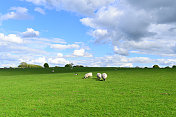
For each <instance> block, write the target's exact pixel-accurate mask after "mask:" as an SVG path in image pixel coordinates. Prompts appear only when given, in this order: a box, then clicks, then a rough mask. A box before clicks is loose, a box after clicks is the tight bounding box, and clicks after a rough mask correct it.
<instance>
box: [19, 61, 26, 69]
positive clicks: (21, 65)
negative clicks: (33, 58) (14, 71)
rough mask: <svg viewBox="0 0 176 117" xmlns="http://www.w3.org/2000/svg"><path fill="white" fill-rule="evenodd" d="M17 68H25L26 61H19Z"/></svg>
mask: <svg viewBox="0 0 176 117" xmlns="http://www.w3.org/2000/svg"><path fill="white" fill-rule="evenodd" d="M18 67H19V68H27V67H28V64H27V63H26V62H21V63H20V65H18Z"/></svg>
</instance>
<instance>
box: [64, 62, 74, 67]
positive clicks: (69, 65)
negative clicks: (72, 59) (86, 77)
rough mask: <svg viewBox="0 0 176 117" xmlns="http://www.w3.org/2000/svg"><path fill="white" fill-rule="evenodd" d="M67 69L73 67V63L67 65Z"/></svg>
mask: <svg viewBox="0 0 176 117" xmlns="http://www.w3.org/2000/svg"><path fill="white" fill-rule="evenodd" d="M65 67H73V63H70V64H66V65H65Z"/></svg>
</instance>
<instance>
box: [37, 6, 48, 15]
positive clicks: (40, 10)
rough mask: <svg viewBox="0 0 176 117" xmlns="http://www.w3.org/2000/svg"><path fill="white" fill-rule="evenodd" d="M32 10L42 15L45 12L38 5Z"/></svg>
mask: <svg viewBox="0 0 176 117" xmlns="http://www.w3.org/2000/svg"><path fill="white" fill-rule="evenodd" d="M34 11H36V12H39V13H40V14H42V15H45V14H46V13H45V10H44V9H42V8H40V7H36V8H35V9H34Z"/></svg>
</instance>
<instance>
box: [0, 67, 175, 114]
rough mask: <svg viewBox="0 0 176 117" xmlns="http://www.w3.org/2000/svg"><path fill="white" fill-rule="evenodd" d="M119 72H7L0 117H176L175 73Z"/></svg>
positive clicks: (2, 75)
mask: <svg viewBox="0 0 176 117" xmlns="http://www.w3.org/2000/svg"><path fill="white" fill-rule="evenodd" d="M115 69H116V68H81V69H77V70H74V69H73V70H68V69H64V68H63V69H62V68H58V69H56V70H55V73H51V69H47V70H46V69H32V70H31V69H1V70H0V117H26V116H29V117H46V116H51V117H95V116H97V117H106V116H107V117H117V116H122V117H131V116H132V117H137V116H141V117H143V116H147V117H154V116H157V117H166V116H167V117H175V116H176V70H175V69H117V70H115ZM91 71H92V72H93V75H94V76H93V77H92V78H89V79H82V78H83V76H84V74H85V73H87V72H91ZM75 72H76V73H78V74H79V75H78V76H76V75H74V73H75ZM97 72H100V73H103V72H106V73H107V74H108V78H107V81H105V82H104V81H98V80H97V79H96V73H97Z"/></svg>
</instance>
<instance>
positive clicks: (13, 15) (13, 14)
mask: <svg viewBox="0 0 176 117" xmlns="http://www.w3.org/2000/svg"><path fill="white" fill-rule="evenodd" d="M29 18H31V16H30V15H29V14H28V9H27V8H24V7H11V8H10V12H9V13H6V14H3V15H0V22H1V23H2V21H5V20H9V19H15V20H24V19H29Z"/></svg>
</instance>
